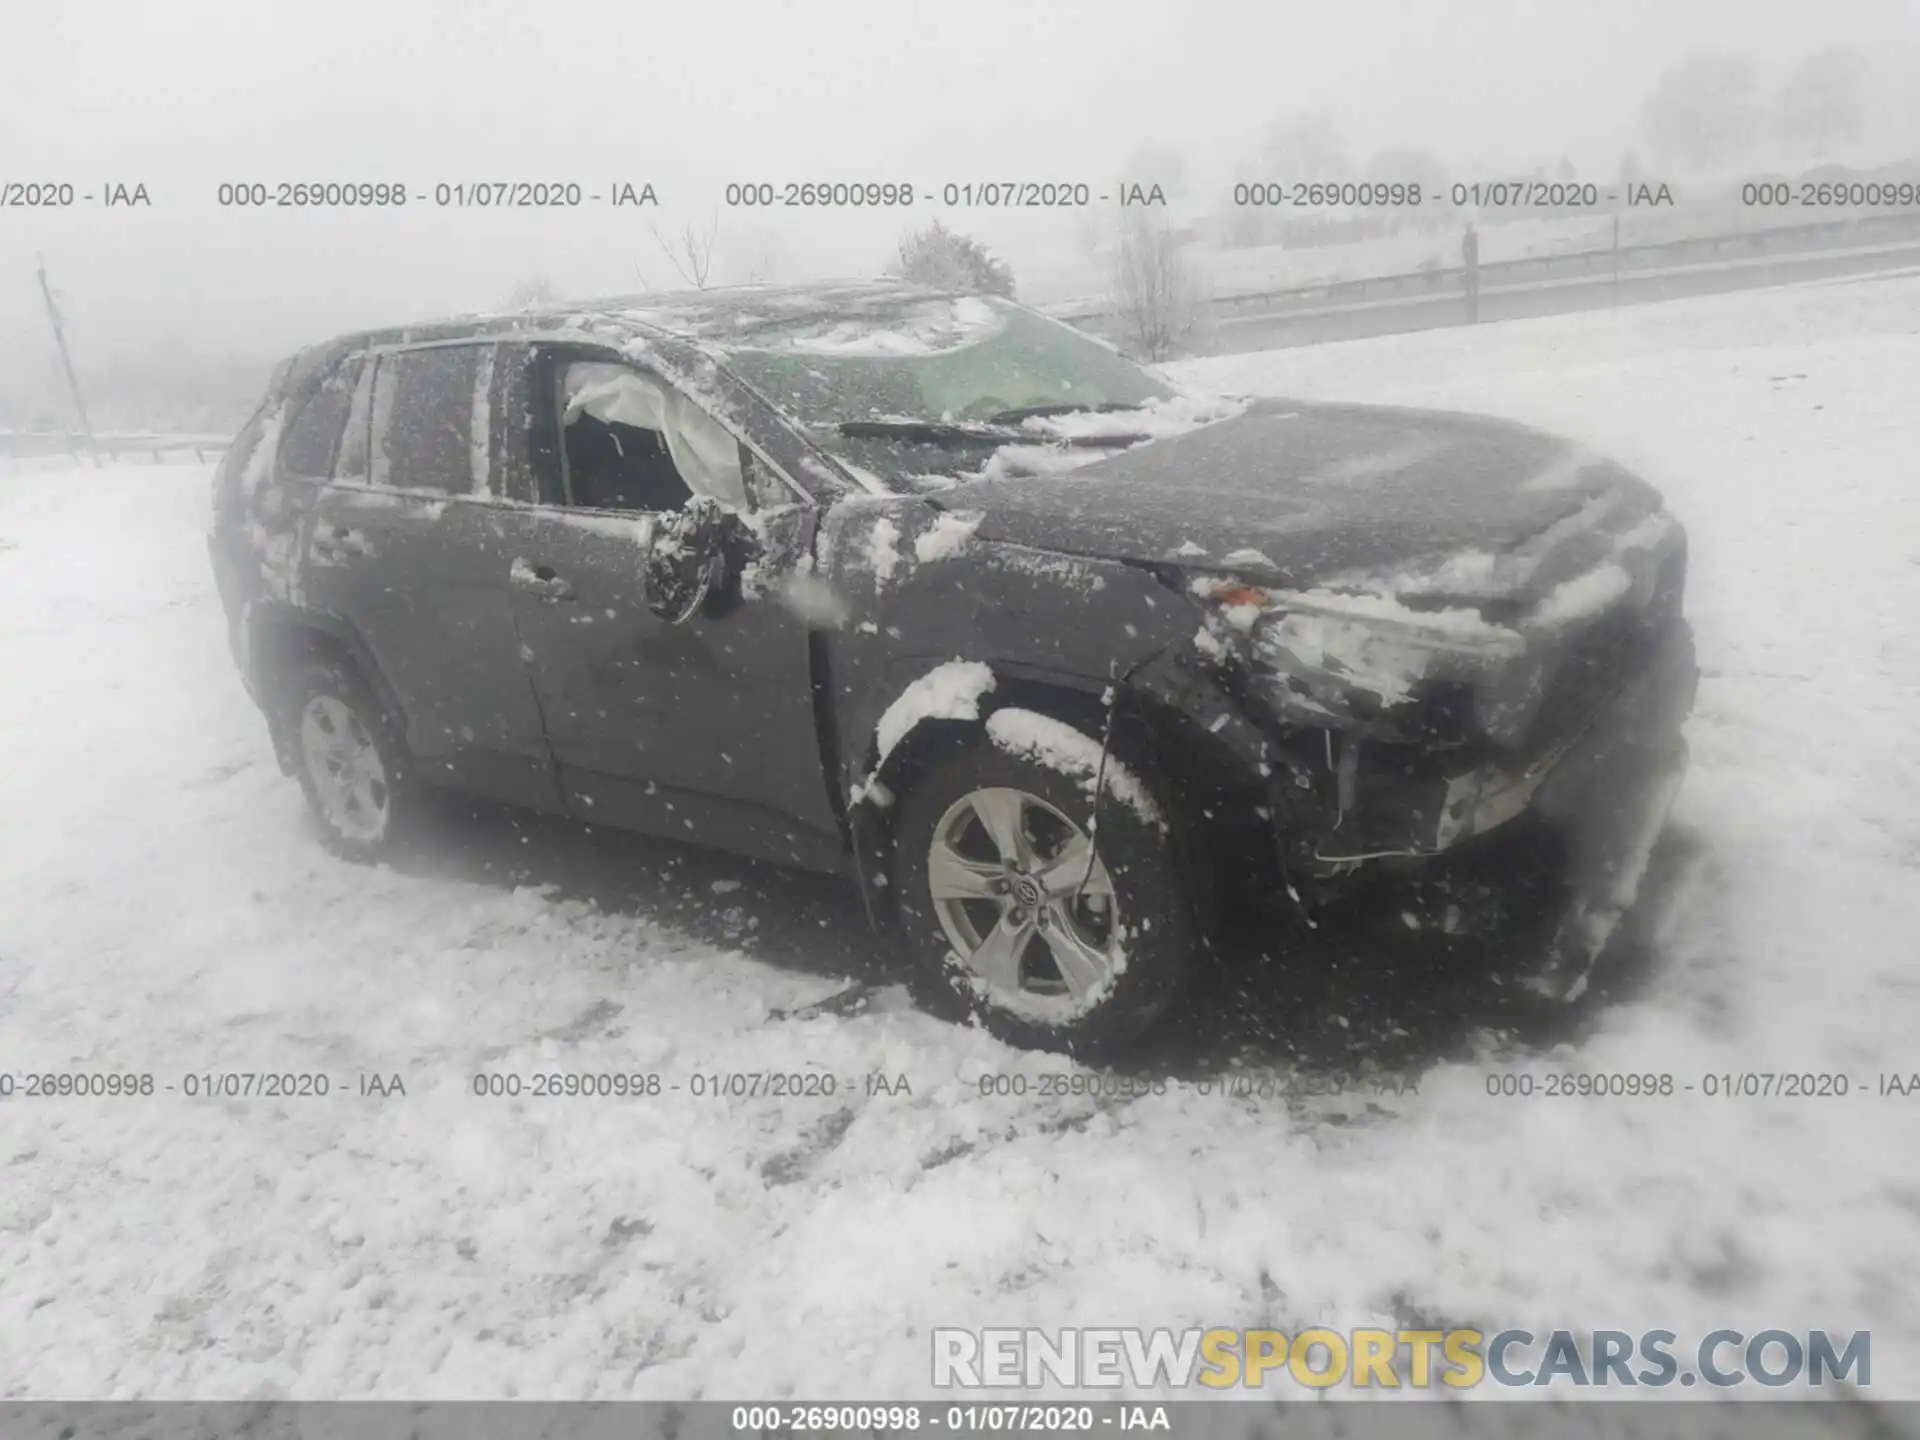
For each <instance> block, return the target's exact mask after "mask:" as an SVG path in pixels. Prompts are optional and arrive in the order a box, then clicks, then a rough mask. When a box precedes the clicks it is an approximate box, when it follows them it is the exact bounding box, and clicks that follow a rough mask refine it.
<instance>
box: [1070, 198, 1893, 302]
mask: <svg viewBox="0 0 1920 1440" xmlns="http://www.w3.org/2000/svg"><path fill="white" fill-rule="evenodd" d="M1901 243H1916V244H1920V210H1900V211H1893V212H1889V213H1884V214H1873V215H1850V216H1846V217H1843V218H1836V219H1831V220H1819V221H1812V222H1809V223H1807V224H1804V225H1776V226H1768V227H1764V228H1757V229H1752V230H1741V231H1734V232H1730V233H1723V234H1718V235H1697V236H1684V237H1682V238H1680V239H1677V240H1657V241H1650V242H1644V243H1640V244H1635V245H1622V246H1618V247H1615V246H1611V245H1609V246H1602V247H1600V248H1597V249H1589V250H1570V251H1564V252H1561V253H1559V254H1549V255H1528V256H1522V257H1520V258H1517V259H1512V260H1489V261H1484V262H1482V263H1481V265H1480V266H1479V267H1478V278H1479V282H1480V288H1481V289H1482V290H1492V289H1497V288H1499V287H1501V286H1507V285H1523V284H1528V283H1539V282H1541V281H1553V280H1575V279H1596V278H1601V277H1612V276H1614V275H1616V274H1617V275H1619V276H1621V277H1622V278H1626V277H1630V276H1632V275H1634V274H1636V273H1644V272H1646V271H1649V270H1661V269H1668V268H1679V267H1685V266H1689V265H1711V264H1715V263H1723V262H1726V261H1728V260H1740V259H1756V258H1761V257H1769V256H1789V255H1799V254H1815V253H1819V252H1822V251H1831V250H1839V249H1855V248H1869V247H1873V246H1877V245H1898V244H1901ZM1466 277H1467V271H1466V267H1465V266H1461V265H1455V266H1432V267H1429V268H1427V269H1424V270H1413V271H1407V272H1404V273H1401V274H1396V275H1362V276H1356V277H1354V278H1353V279H1350V280H1323V281H1318V282H1315V283H1313V284H1309V285H1290V286H1284V287H1278V288H1274V289H1268V290H1253V291H1242V292H1231V293H1227V294H1216V295H1214V296H1213V297H1212V298H1211V299H1209V300H1208V301H1207V302H1206V305H1207V308H1208V309H1209V310H1210V311H1211V312H1212V313H1213V314H1214V316H1215V317H1216V318H1219V319H1231V318H1233V317H1234V316H1236V315H1241V314H1247V313H1257V314H1262V315H1284V314H1286V313H1287V312H1289V311H1292V310H1308V309H1322V308H1325V309H1334V308H1339V307H1341V306H1343V305H1359V304H1365V303H1370V302H1375V301H1382V300H1395V299H1412V298H1419V297H1421V296H1425V295H1440V294H1459V293H1460V292H1461V291H1462V290H1463V289H1464V288H1465V285H1466ZM1049 313H1051V314H1053V315H1056V316H1058V317H1059V318H1060V319H1062V320H1072V321H1098V320H1101V319H1105V318H1109V317H1111V315H1112V314H1113V311H1112V309H1111V307H1110V306H1109V305H1108V304H1107V303H1106V302H1105V301H1101V300H1086V301H1076V302H1069V303H1068V304H1065V305H1060V306H1053V307H1049Z"/></svg>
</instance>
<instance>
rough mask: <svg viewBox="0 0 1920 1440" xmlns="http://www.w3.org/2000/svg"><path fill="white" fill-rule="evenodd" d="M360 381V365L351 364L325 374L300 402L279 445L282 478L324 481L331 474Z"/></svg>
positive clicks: (353, 361)
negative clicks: (356, 387)
mask: <svg viewBox="0 0 1920 1440" xmlns="http://www.w3.org/2000/svg"><path fill="white" fill-rule="evenodd" d="M359 379H360V362H359V361H358V360H357V359H356V360H351V361H349V362H348V363H347V364H345V365H342V366H340V367H338V368H337V369H335V370H333V371H332V372H331V373H330V374H328V376H327V377H326V378H325V379H324V380H322V381H321V382H320V384H319V386H318V387H317V388H316V389H315V390H314V391H313V392H312V393H311V394H310V395H308V396H307V398H306V399H305V400H304V401H302V402H301V405H300V409H299V411H298V412H297V413H296V414H295V415H294V417H293V423H292V424H291V425H289V426H288V427H287V434H286V438H285V439H284V440H282V441H281V442H280V468H281V471H282V472H283V473H284V474H286V475H289V476H297V477H299V478H301V479H305V480H325V479H326V478H327V477H328V476H330V475H331V474H333V457H334V452H335V451H336V450H338V449H339V446H340V432H341V431H342V429H343V428H345V426H346V423H347V412H348V410H349V409H351V408H352V405H353V391H354V387H355V385H356V384H357V383H358V382H359Z"/></svg>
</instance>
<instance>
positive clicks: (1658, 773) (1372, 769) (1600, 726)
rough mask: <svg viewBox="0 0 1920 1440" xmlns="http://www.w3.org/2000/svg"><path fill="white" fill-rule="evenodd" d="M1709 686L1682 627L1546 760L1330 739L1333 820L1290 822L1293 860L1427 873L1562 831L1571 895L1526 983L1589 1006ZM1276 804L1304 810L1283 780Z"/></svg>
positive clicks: (1310, 870)
mask: <svg viewBox="0 0 1920 1440" xmlns="http://www.w3.org/2000/svg"><path fill="white" fill-rule="evenodd" d="M1698 682H1699V670H1698V667H1697V666H1696V664H1695V661H1694V650H1693V636H1692V632H1691V630H1690V629H1689V628H1688V626H1687V625H1686V623H1685V622H1684V621H1683V620H1678V619H1676V620H1674V621H1672V622H1671V623H1670V624H1669V625H1668V626H1667V627H1666V628H1665V629H1664V630H1663V632H1662V633H1661V634H1660V635H1659V636H1658V637H1657V638H1655V639H1654V640H1653V642H1652V643H1651V644H1649V646H1648V647H1647V649H1646V650H1645V651H1644V652H1643V654H1642V656H1641V657H1640V663H1639V664H1638V665H1636V666H1635V668H1634V669H1633V671H1632V672H1631V674H1630V675H1629V676H1628V678H1627V679H1626V681H1625V682H1624V683H1623V684H1622V685H1621V686H1620V688H1619V689H1618V690H1617V691H1616V692H1615V693H1614V694H1613V695H1612V697H1611V698H1610V699H1608V700H1607V701H1605V702H1604V703H1602V704H1601V705H1599V706H1598V707H1596V708H1595V709H1594V710H1593V711H1592V712H1591V713H1590V714H1588V715H1587V716H1585V717H1584V718H1583V719H1582V721H1581V722H1580V723H1579V724H1578V725H1577V726H1575V727H1574V728H1573V729H1571V730H1570V731H1569V732H1568V733H1566V734H1565V735H1563V736H1561V737H1559V738H1558V739H1555V740H1552V741H1551V742H1549V743H1546V744H1544V745H1543V746H1542V747H1540V748H1538V749H1536V750H1535V751H1533V752H1532V753H1522V754H1520V755H1518V756H1514V755H1511V754H1504V753H1503V754H1498V755H1494V756H1492V757H1485V756H1483V757H1482V758H1480V759H1478V760H1473V761H1468V762H1465V763H1462V762H1460V761H1458V760H1449V759H1448V757H1447V756H1446V755H1444V754H1440V755H1418V754H1411V753H1409V752H1408V751H1406V750H1404V749H1399V750H1395V749H1391V748H1383V747H1378V746H1369V745H1368V744H1367V743H1366V742H1364V741H1362V742H1355V741H1352V740H1347V741H1345V742H1336V741H1330V742H1329V746H1328V751H1329V756H1328V763H1329V766H1330V768H1331V769H1332V770H1333V772H1334V776H1333V786H1332V788H1333V793H1334V797H1335V801H1334V806H1333V809H1334V818H1333V821H1332V823H1331V824H1330V825H1324V826H1316V827H1310V828H1309V829H1308V831H1307V832H1306V833H1303V831H1302V829H1301V828H1298V827H1283V835H1282V838H1281V844H1282V861H1283V864H1284V866H1285V867H1286V868H1287V869H1288V871H1289V872H1290V873H1303V874H1306V875H1309V876H1314V877H1319V878H1321V879H1323V880H1324V879H1331V878H1333V877H1338V876H1341V875H1343V874H1349V873H1351V872H1353V871H1355V870H1357V869H1359V868H1360V867H1361V866H1363V865H1367V864H1369V862H1378V861H1385V862H1387V863H1388V864H1389V865H1390V866H1393V867H1395V868H1398V867H1401V866H1408V867H1410V868H1411V869H1413V870H1414V871H1415V872H1416V873H1417V872H1419V871H1423V870H1427V869H1429V868H1432V867H1431V866H1430V865H1429V864H1428V863H1424V862H1439V861H1441V860H1442V859H1443V857H1444V858H1446V859H1449V860H1450V859H1451V857H1453V856H1454V855H1456V854H1460V853H1462V852H1471V851H1473V850H1475V849H1477V848H1479V843H1478V842H1480V841H1481V839H1482V837H1487V836H1490V835H1493V834H1494V832H1502V833H1505V831H1506V830H1507V829H1508V827H1510V826H1512V822H1514V821H1516V820H1519V819H1521V818H1522V817H1526V818H1527V819H1528V821H1529V823H1534V822H1537V823H1539V824H1541V825H1542V826H1544V827H1545V828H1547V829H1548V830H1550V831H1552V832H1553V833H1554V834H1555V836H1556V839H1557V841H1558V844H1557V850H1558V853H1559V854H1560V855H1561V856H1562V857H1563V860H1562V869H1563V873H1562V876H1561V878H1562V879H1563V880H1564V882H1565V890H1566V893H1567V895H1568V897H1569V899H1568V902H1567V904H1566V906H1565V908H1564V911H1563V912H1562V913H1561V915H1560V916H1559V917H1558V919H1557V923H1555V924H1554V925H1553V927H1552V928H1551V931H1550V934H1549V936H1548V939H1547V943H1546V945H1545V946H1544V949H1543V951H1542V953H1541V954H1540V955H1539V956H1538V957H1536V959H1535V961H1534V963H1533V965H1532V966H1531V967H1530V972H1529V973H1527V974H1526V975H1525V977H1524V980H1523V983H1525V984H1526V985H1527V986H1528V987H1529V988H1531V989H1533V990H1536V991H1538V992H1540V993H1544V994H1547V995H1550V996H1553V997H1556V998H1561V999H1568V1000H1571V999H1574V998H1577V997H1578V996H1579V995H1580V994H1581V993H1582V992H1583V991H1584V990H1585V988H1586V979H1587V974H1588V971H1589V970H1590V969H1591V967H1592V964H1593V961H1594V959H1595V958H1597V956H1598V955H1599V953H1600V951H1601V949H1602V948H1603V947H1604V946H1605V944H1606V942H1607V940H1608V938H1609V937H1610V936H1611V935H1612V933H1613V931H1614V929H1615V927H1616V926H1617V924H1618V923H1619V920H1620V918H1621V917H1622V916H1623V915H1624V914H1625V913H1626V912H1627V911H1628V910H1629V909H1630V908H1631V907H1632V905H1633V903H1634V900H1635V898H1636V896H1637V895H1638V893H1639V887H1640V881H1641V879H1642V877H1643V876H1644V874H1645V872H1646V868H1647V862H1648V859H1649V857H1650V855H1651V853H1652V849H1653V845H1654V842H1655V840H1656V839H1657V838H1658V836H1659V834H1660V831H1661V829H1662V828H1663V826H1664V824H1665V822H1666V818H1667V814H1668V811H1669V810H1670V809H1671V808H1672V805H1673V802H1674V799H1675V798H1676V796H1677V795H1678V793H1679V789H1680V784H1681V781H1682V779H1683V778H1684V776H1685V773H1686V766H1687V746H1686V741H1685V739H1684V738H1683V736H1682V733H1681V731H1682V727H1683V725H1684V722H1685V720H1686V718H1687V715H1688V714H1689V712H1690V711H1691V710H1692V707H1693V701H1694V695H1695V691H1696V689H1697V686H1698ZM1294 783H1296V784H1297V783H1298V782H1297V780H1296V781H1295V782H1294ZM1272 798H1273V802H1274V804H1275V806H1276V807H1280V806H1284V805H1286V804H1287V802H1288V800H1289V798H1293V801H1294V803H1293V807H1292V809H1293V813H1294V814H1295V815H1296V816H1297V815H1298V814H1299V804H1298V799H1297V797H1288V796H1287V795H1286V794H1285V793H1284V787H1282V786H1280V785H1278V784H1276V785H1275V786H1274V787H1273V797H1272ZM1277 813H1278V812H1277Z"/></svg>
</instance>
